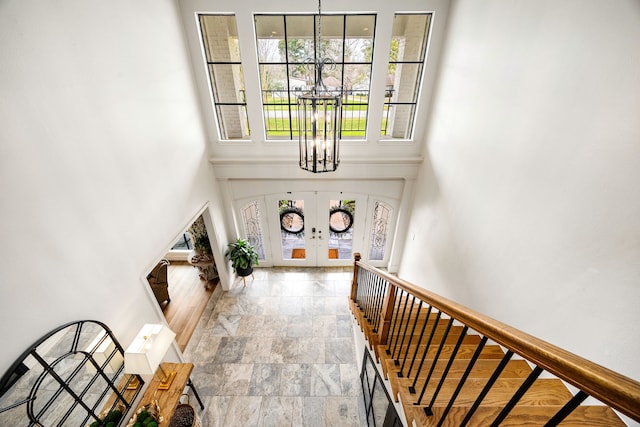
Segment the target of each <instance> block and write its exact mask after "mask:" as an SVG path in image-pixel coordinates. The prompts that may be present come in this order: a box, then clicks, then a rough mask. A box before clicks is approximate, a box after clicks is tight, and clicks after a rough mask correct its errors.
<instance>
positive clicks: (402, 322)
mask: <svg viewBox="0 0 640 427" xmlns="http://www.w3.org/2000/svg"><path fill="white" fill-rule="evenodd" d="M407 305H409V293H408V292H405V298H404V307H402V316H401V317H400V322H399V323H398V333H397V334H396V337H395V338H396V342H395V344H394V345H393V350H392V351H391V353H392V354H393V359H394V362H395V359H396V358H397V356H396V350H397V349H398V341H400V331H401V330H402V325H403V324H404V319H405V314H407Z"/></svg>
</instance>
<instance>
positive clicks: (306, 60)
mask: <svg viewBox="0 0 640 427" xmlns="http://www.w3.org/2000/svg"><path fill="white" fill-rule="evenodd" d="M317 20H318V15H256V16H255V26H256V37H257V48H258V63H259V67H260V84H261V90H262V105H263V114H264V123H265V131H266V135H267V139H296V138H298V129H297V120H296V117H297V113H298V112H297V104H296V102H297V97H298V95H300V94H302V93H304V92H305V91H308V90H310V89H311V88H312V87H313V85H314V68H313V66H312V63H313V59H314V58H329V59H330V60H331V61H332V62H333V64H331V65H327V66H326V67H325V68H324V71H323V82H322V83H323V84H324V89H323V90H326V91H327V92H330V93H337V92H341V93H342V105H343V107H342V134H341V138H357V139H363V138H365V137H366V126H367V113H368V109H369V90H370V81H371V64H372V55H373V38H374V33H375V22H376V16H375V15H324V14H323V15H322V19H321V21H320V22H319V23H318V22H317ZM318 24H319V25H318ZM318 29H320V33H321V35H322V42H321V46H317V45H316V44H317V43H316V41H317V33H316V31H317V30H318Z"/></svg>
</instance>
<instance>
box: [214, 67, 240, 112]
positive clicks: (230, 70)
mask: <svg viewBox="0 0 640 427" xmlns="http://www.w3.org/2000/svg"><path fill="white" fill-rule="evenodd" d="M209 73H210V74H211V79H212V85H213V89H214V90H213V93H214V99H215V102H216V103H221V104H228V103H234V104H244V103H245V98H244V78H243V76H242V66H241V65H239V64H211V65H209Z"/></svg>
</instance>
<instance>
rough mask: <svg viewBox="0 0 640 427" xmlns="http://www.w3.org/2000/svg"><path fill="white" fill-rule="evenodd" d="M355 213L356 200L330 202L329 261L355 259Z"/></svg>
mask: <svg viewBox="0 0 640 427" xmlns="http://www.w3.org/2000/svg"><path fill="white" fill-rule="evenodd" d="M355 211H356V201H355V200H330V201H329V243H328V251H327V258H328V259H329V260H334V259H341V260H344V259H348V260H351V259H352V258H353V229H354V224H355Z"/></svg>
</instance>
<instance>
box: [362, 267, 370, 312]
mask: <svg viewBox="0 0 640 427" xmlns="http://www.w3.org/2000/svg"><path fill="white" fill-rule="evenodd" d="M371 278H372V275H371V273H370V272H368V271H367V277H366V280H365V285H364V288H365V289H364V298H363V301H362V309H363V310H364V318H365V319H367V320H369V299H370V297H371V280H372V279H371Z"/></svg>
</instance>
